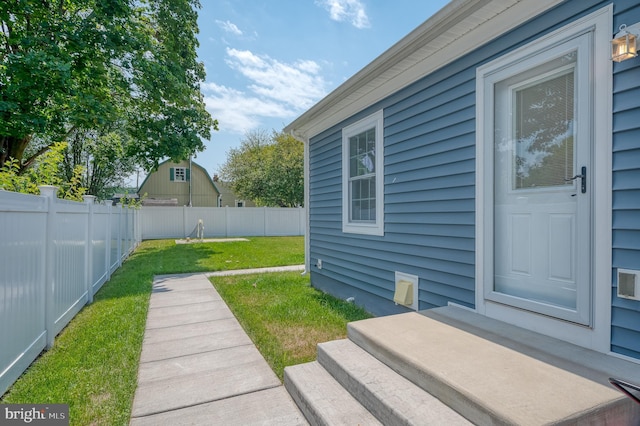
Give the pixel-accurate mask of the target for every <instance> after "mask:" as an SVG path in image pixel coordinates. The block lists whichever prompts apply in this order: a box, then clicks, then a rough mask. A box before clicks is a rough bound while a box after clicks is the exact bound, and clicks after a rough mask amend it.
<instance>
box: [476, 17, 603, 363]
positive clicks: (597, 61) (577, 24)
mask: <svg viewBox="0 0 640 426" xmlns="http://www.w3.org/2000/svg"><path fill="white" fill-rule="evenodd" d="M612 23H613V6H612V5H609V6H606V7H604V8H602V9H600V10H598V11H596V12H594V13H592V14H590V15H587V16H585V17H584V18H581V19H579V20H576V21H574V22H572V23H570V24H568V25H566V26H565V27H563V28H560V29H559V30H556V31H554V32H552V33H550V34H548V35H546V36H543V37H541V38H539V39H538V40H536V41H534V42H532V43H530V44H528V45H526V46H523V47H522V48H519V49H517V50H515V51H513V52H510V53H507V54H506V55H504V56H502V57H500V58H498V59H496V60H494V61H491V62H490V63H487V64H485V65H483V66H481V67H479V68H478V69H477V71H476V247H475V252H476V311H477V312H479V313H481V314H483V315H486V316H489V317H493V318H496V319H500V320H502V321H506V322H509V323H511V324H514V325H517V326H520V327H523V328H526V329H530V330H533V331H536V332H539V333H542V334H546V335H548V336H552V337H556V338H559V339H563V340H566V341H568V342H571V343H574V344H576V345H579V346H583V347H587V348H590V349H593V350H596V351H599V352H604V353H611V352H610V347H611V267H612V259H611V244H612V242H611V226H612V212H611V200H612V194H611V182H612V169H611V161H612V86H613V83H612V65H611V60H610V54H611V52H610V39H611V31H610V28H612V26H613V24H612ZM591 30H592V31H593V35H594V36H593V51H592V52H593V65H592V71H593V73H594V76H593V78H594V80H596V81H597V82H598V84H596V85H595V87H594V93H593V96H594V98H595V99H597V100H598V101H597V102H594V108H595V110H594V111H593V113H592V115H593V116H594V117H600V118H602V117H604V118H603V119H600V120H594V128H593V141H594V142H593V154H592V155H593V163H592V168H593V170H594V173H595V175H596V176H598V179H593V180H592V181H591V182H593V187H594V195H593V199H592V205H593V218H592V222H593V225H592V226H593V228H592V232H593V236H592V259H593V261H594V265H593V277H592V280H593V283H594V284H593V295H592V298H593V300H594V302H593V305H592V309H593V326H592V327H582V326H576V325H572V324H571V323H568V322H564V321H561V320H555V319H553V318H549V317H545V316H543V315H537V314H533V313H527V312H525V311H520V312H518V314H517V315H514V312H515V310H514V309H513V308H509V307H506V306H504V305H501V304H497V303H492V302H490V301H487V300H485V297H484V294H485V291H484V287H485V282H487V283H490V282H491V280H492V277H491V276H490V275H492V270H491V269H492V266H491V265H493V245H492V239H493V238H492V237H491V235H493V221H492V220H491V218H492V217H493V210H492V209H493V189H492V187H489V186H487V185H486V182H490V181H491V180H490V179H492V176H493V168H492V162H491V160H488V158H489V157H491V155H490V154H491V153H492V150H491V149H490V148H489V147H485V144H486V139H487V137H490V136H491V135H487V133H488V132H490V131H491V129H488V128H486V127H485V123H490V122H492V121H493V119H494V118H493V109H492V107H490V106H492V105H493V93H492V91H487V90H486V88H485V79H486V78H487V77H489V76H490V75H491V74H492V73H493V72H495V71H497V70H499V69H501V68H504V67H505V66H509V65H510V64H514V63H517V61H519V60H522V59H524V58H526V57H528V56H530V55H532V54H536V53H537V52H540V51H541V50H543V49H547V48H549V46H552V45H554V44H558V43H561V42H562V41H564V40H566V39H568V38H571V37H573V36H575V35H577V34H581V33H584V32H587V31H591ZM487 285H490V284H487Z"/></svg>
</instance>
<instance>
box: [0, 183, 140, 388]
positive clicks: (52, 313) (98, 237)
mask: <svg viewBox="0 0 640 426" xmlns="http://www.w3.org/2000/svg"><path fill="white" fill-rule="evenodd" d="M41 193H42V194H43V195H41V196H34V195H25V194H18V193H14V192H7V191H2V190H0V395H2V394H3V393H4V392H5V391H6V390H7V389H8V388H9V386H11V384H13V382H14V381H15V380H16V379H17V378H18V377H19V376H20V375H21V374H22V372H23V371H25V370H26V369H27V367H28V366H29V365H30V364H31V362H33V360H34V359H35V358H36V357H37V356H38V355H39V354H40V352H42V350H43V349H48V348H51V347H52V346H53V344H54V338H55V336H56V335H57V334H58V333H60V331H61V330H62V329H63V328H64V327H65V326H66V325H67V324H68V323H69V321H71V319H72V318H73V317H74V316H75V315H76V314H77V313H78V312H79V311H80V310H81V309H82V307H83V306H84V305H85V304H87V303H91V302H92V301H93V295H94V294H95V293H96V292H97V291H98V290H99V289H100V287H101V286H102V285H103V284H104V283H105V282H106V281H107V280H108V279H109V278H110V277H111V274H112V273H113V271H115V270H116V269H117V268H118V267H119V266H120V265H121V264H122V261H123V259H125V258H126V257H127V256H128V255H129V254H130V253H131V252H132V251H133V249H134V248H135V247H136V246H137V244H138V243H139V242H140V241H141V238H140V237H141V235H140V232H139V230H140V226H139V211H137V210H134V209H128V208H122V207H120V206H111V205H98V204H94V197H91V196H87V197H85V202H84V203H78V202H72V201H66V200H60V199H58V198H57V197H56V195H55V194H56V188H54V187H41Z"/></svg>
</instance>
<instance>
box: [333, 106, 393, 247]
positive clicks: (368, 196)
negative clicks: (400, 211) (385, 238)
mask: <svg viewBox="0 0 640 426" xmlns="http://www.w3.org/2000/svg"><path fill="white" fill-rule="evenodd" d="M382 126H383V114H382V111H378V112H377V113H375V114H372V115H370V116H368V117H366V118H364V119H362V120H360V121H358V122H357V123H354V124H352V125H350V126H348V127H345V128H344V129H343V130H342V194H343V196H342V201H343V205H342V230H343V232H349V233H358V234H369V235H384V217H383V215H384V213H383V212H384V186H383V184H384V181H383V179H384V174H383V164H384V161H383V130H382Z"/></svg>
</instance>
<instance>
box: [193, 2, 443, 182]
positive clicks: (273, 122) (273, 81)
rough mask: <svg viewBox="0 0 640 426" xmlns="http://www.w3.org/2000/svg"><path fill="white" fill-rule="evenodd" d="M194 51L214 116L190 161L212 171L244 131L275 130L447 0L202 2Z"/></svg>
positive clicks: (216, 168)
mask: <svg viewBox="0 0 640 426" xmlns="http://www.w3.org/2000/svg"><path fill="white" fill-rule="evenodd" d="M201 3H202V9H200V11H199V19H198V24H199V27H200V34H199V37H198V39H199V41H200V47H199V49H198V56H199V58H200V60H201V61H202V62H203V63H204V65H205V69H206V72H207V78H206V81H205V83H204V84H203V85H202V92H203V94H204V96H205V102H206V107H207V110H208V111H209V112H210V113H211V115H212V116H213V117H214V118H216V119H218V121H219V127H220V131H218V132H213V134H212V137H211V140H210V141H207V142H206V145H207V149H206V150H205V151H204V152H202V153H198V155H197V158H196V159H195V161H196V162H197V163H199V164H200V165H202V166H204V167H205V168H206V169H207V171H209V173H211V174H214V173H216V172H217V171H218V169H219V167H220V166H221V165H222V164H224V162H225V161H226V153H227V152H228V151H229V149H230V148H233V147H238V146H240V142H241V140H242V139H243V137H244V135H245V134H246V132H250V131H254V130H266V131H268V132H271V130H277V131H280V130H282V128H283V127H284V126H285V125H286V124H288V123H290V122H291V121H293V120H294V119H295V118H296V117H297V116H299V115H300V114H301V113H303V112H304V111H306V110H307V109H308V108H309V107H311V106H312V105H314V104H315V103H316V102H317V101H319V100H320V99H322V98H323V97H324V96H325V95H327V94H328V93H330V92H331V91H332V90H333V89H335V88H336V87H338V86H339V85H340V84H341V83H343V82H344V81H345V80H347V79H348V78H349V77H351V76H352V75H353V74H355V73H356V72H358V71H359V70H360V69H362V68H363V67H364V66H366V65H367V64H368V63H369V62H371V61H372V60H374V59H375V58H376V57H377V56H379V55H380V54H381V53H383V52H384V51H385V50H387V49H388V48H389V47H391V46H392V45H393V44H395V43H396V42H398V41H399V40H400V39H401V38H402V37H404V36H405V35H407V34H408V33H409V32H411V30H413V29H414V28H416V27H417V26H418V25H420V24H421V23H422V22H424V21H425V20H426V19H428V18H429V17H430V16H431V15H433V14H434V13H435V12H437V11H438V10H439V9H441V8H442V7H443V6H444V5H445V4H446V3H447V1H446V0H426V1H425V0H393V1H390V0H262V1H259V0H228V1H224V0H223V1H219V0H216V1H214V0H201Z"/></svg>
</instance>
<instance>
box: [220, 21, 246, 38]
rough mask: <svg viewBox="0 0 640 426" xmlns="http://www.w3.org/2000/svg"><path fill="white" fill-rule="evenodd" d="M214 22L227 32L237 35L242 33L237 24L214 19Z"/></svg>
mask: <svg viewBox="0 0 640 426" xmlns="http://www.w3.org/2000/svg"><path fill="white" fill-rule="evenodd" d="M216 24H218V26H219V27H220V28H222V29H223V30H224V31H226V32H228V33H231V34H233V35H237V36H241V35H242V31H241V30H240V28H238V26H237V25H236V24H234V23H233V22H231V21H219V20H217V19H216Z"/></svg>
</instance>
